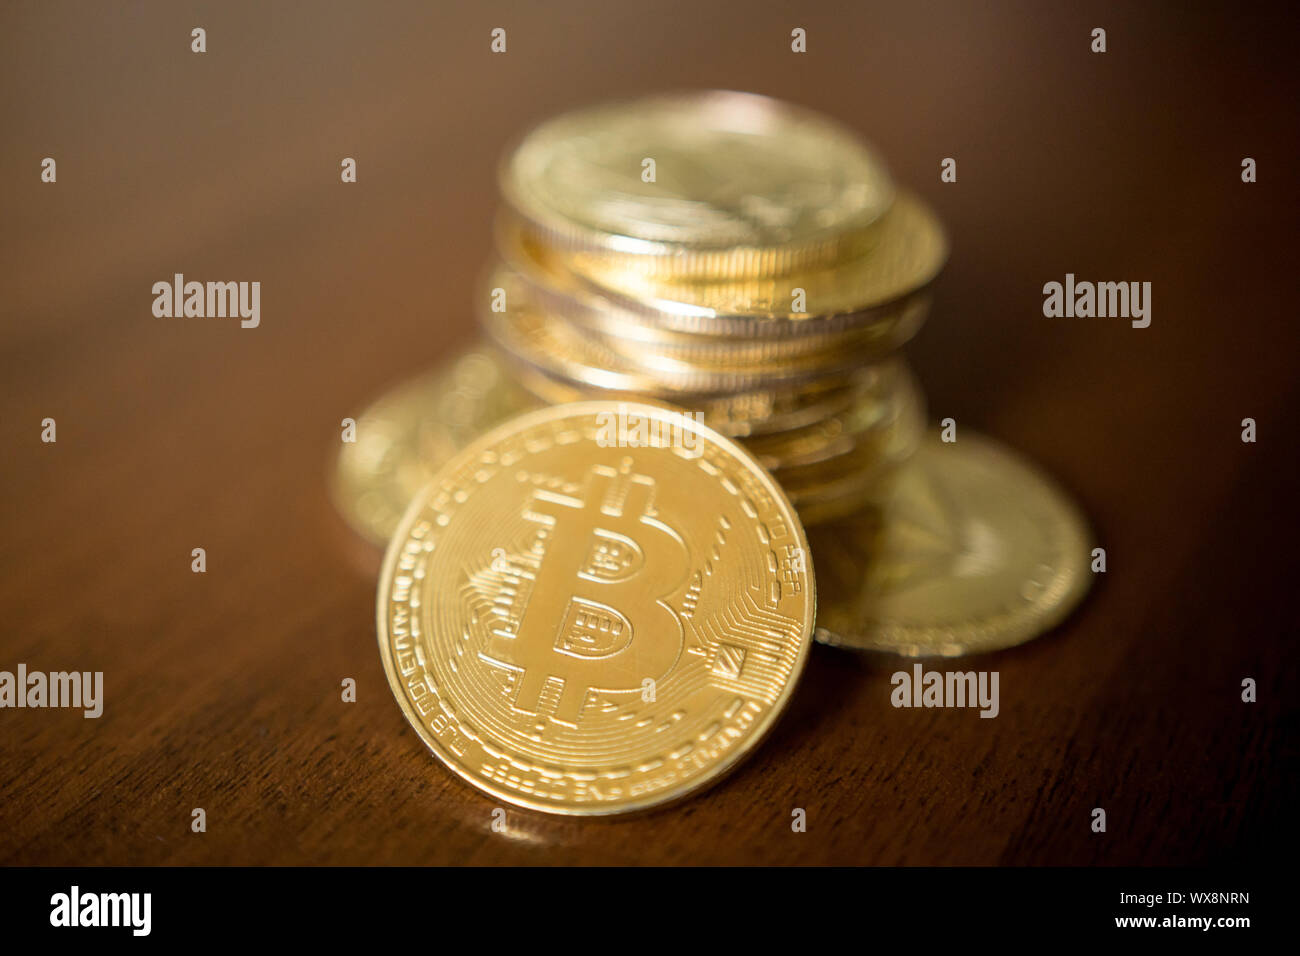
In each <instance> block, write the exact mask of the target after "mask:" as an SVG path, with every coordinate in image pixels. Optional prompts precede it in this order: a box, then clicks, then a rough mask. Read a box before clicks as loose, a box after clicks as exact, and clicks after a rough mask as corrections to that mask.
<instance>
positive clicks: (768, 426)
mask: <svg viewBox="0 0 1300 956" xmlns="http://www.w3.org/2000/svg"><path fill="white" fill-rule="evenodd" d="M511 358H512V361H511V370H512V375H513V376H514V377H515V378H516V379H518V381H519V383H520V384H521V385H522V386H523V387H524V388H526V389H527V390H528V391H529V392H530V393H532V394H533V395H534V396H536V397H537V398H538V399H539V400H541V401H543V402H546V403H547V404H551V405H559V404H561V403H564V402H579V401H586V400H589V399H606V398H621V399H625V400H628V401H637V400H640V399H644V398H646V397H647V396H646V395H644V394H638V393H635V392H620V391H618V390H617V389H600V388H594V387H590V386H584V385H582V384H580V383H578V382H575V381H573V380H570V379H566V378H564V377H563V376H561V375H557V374H553V373H551V372H547V371H544V370H542V369H539V368H537V367H535V366H533V365H530V364H528V363H527V362H525V361H523V360H522V359H520V358H519V357H517V356H512V357H511ZM873 375H874V372H873V370H872V369H870V368H867V369H859V370H858V371H857V372H855V373H853V374H852V375H849V376H845V378H843V379H841V380H827V381H821V382H810V383H807V384H806V385H801V386H799V387H795V388H755V389H752V390H747V391H742V392H733V393H725V392H724V393H722V394H706V393H698V394H690V393H685V394H679V395H676V396H674V398H673V403H674V404H676V405H679V406H680V407H682V408H685V409H687V410H689V411H697V412H700V413H701V414H702V415H703V416H704V424H706V425H708V426H709V427H710V428H714V429H717V430H718V431H719V432H721V433H722V434H724V435H726V436H727V437H729V438H747V437H749V436H754V435H772V434H775V433H778V432H784V431H786V430H788V429H798V428H805V427H808V426H811V425H815V424H816V423H817V422H819V421H821V420H822V419H824V418H826V417H827V416H829V415H834V414H838V413H839V412H841V411H843V410H844V409H846V408H848V407H850V406H851V405H852V404H853V402H854V401H855V400H856V397H857V395H858V394H859V391H860V389H861V388H862V387H863V386H862V384H861V382H860V379H862V378H863V377H871V376H873ZM648 397H650V398H655V399H656V400H661V399H659V393H651V394H650V396H648Z"/></svg>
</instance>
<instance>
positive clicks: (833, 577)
mask: <svg viewBox="0 0 1300 956" xmlns="http://www.w3.org/2000/svg"><path fill="white" fill-rule="evenodd" d="M809 534H810V538H811V541H812V549H813V555H814V556H815V557H816V559H817V567H818V574H819V576H818V596H819V597H820V598H821V601H820V607H819V608H818V618H817V635H816V636H817V640H818V641H820V642H821V643H824V644H833V645H839V646H844V647H854V648H859V649H862V650H872V651H882V652H888V653H893V654H900V655H903V656H905V657H931V656H942V657H957V656H961V655H965V654H979V653H984V652H987V651H995V650H1000V649H1002V648H1005V647H1010V646H1012V645H1015V644H1020V643H1023V642H1024V641H1027V640H1030V639H1031V638H1033V637H1036V636H1038V635H1039V634H1041V633H1043V632H1044V631H1047V630H1049V629H1050V628H1052V627H1054V626H1055V625H1056V624H1057V623H1059V622H1060V621H1061V620H1062V619H1064V617H1065V616H1066V615H1067V614H1068V613H1069V612H1070V610H1071V609H1072V608H1073V607H1074V606H1075V604H1077V603H1078V601H1079V600H1080V598H1082V597H1083V594H1084V592H1085V591H1087V589H1088V585H1089V583H1090V581H1091V575H1090V574H1089V571H1088V559H1089V553H1090V548H1091V545H1090V543H1089V541H1090V538H1089V534H1088V530H1087V525H1086V524H1085V522H1084V519H1083V517H1082V515H1080V513H1079V511H1078V509H1077V508H1076V507H1075V506H1074V504H1073V503H1072V502H1071V500H1070V499H1069V498H1068V497H1067V496H1066V495H1065V493H1064V492H1062V491H1061V490H1060V489H1059V488H1057V487H1056V485H1055V484H1054V483H1053V482H1052V481H1051V480H1050V479H1049V478H1047V477H1046V476H1045V475H1043V474H1042V473H1041V472H1039V471H1038V470H1037V469H1036V468H1034V467H1033V466H1031V465H1030V464H1029V463H1028V462H1026V461H1024V460H1023V459H1022V458H1020V457H1019V456H1017V455H1015V454H1014V453H1012V452H1011V451H1009V450H1008V449H1006V448H1004V447H1002V446H1001V445H999V444H997V443H996V442H994V441H992V440H990V439H987V438H983V437H981V436H978V435H974V434H972V433H971V432H970V431H966V432H964V433H963V434H962V435H961V436H960V437H959V438H958V440H957V441H956V442H953V443H945V442H942V441H940V440H939V439H938V438H937V437H936V436H935V435H934V434H931V435H929V436H927V438H926V440H925V441H924V442H923V443H922V444H921V447H920V448H919V450H918V451H917V453H916V454H915V455H914V456H913V457H912V459H911V460H910V461H909V462H908V463H907V464H905V465H903V466H902V468H901V469H900V470H899V473H898V475H897V478H896V485H895V486H894V490H893V494H892V497H891V498H890V499H889V500H888V502H887V503H886V504H884V505H883V507H879V508H868V509H865V510H863V511H860V512H858V513H857V514H855V515H853V516H852V517H849V518H845V519H841V520H840V521H838V522H836V523H834V524H828V525H824V526H821V527H819V528H816V529H814V530H812V531H810V532H809Z"/></svg>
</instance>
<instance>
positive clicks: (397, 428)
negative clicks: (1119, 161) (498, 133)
mask: <svg viewBox="0 0 1300 956" xmlns="http://www.w3.org/2000/svg"><path fill="white" fill-rule="evenodd" d="M499 179H500V190H501V194H502V199H503V202H502V204H501V208H500V209H499V210H498V212H497V216H496V221H495V223H496V228H495V236H496V242H495V250H494V252H495V254H494V256H493V259H492V262H491V264H490V266H489V268H488V269H487V271H486V274H485V277H484V279H483V281H482V284H481V286H480V288H479V289H478V291H477V293H476V302H477V305H478V308H477V312H478V318H479V321H480V324H481V326H482V329H483V332H484V336H483V339H484V341H482V342H481V343H479V344H478V345H476V346H474V347H473V348H472V349H470V350H469V351H467V352H465V353H464V354H461V355H459V356H456V357H454V358H453V359H451V360H450V361H449V362H448V363H447V364H446V365H444V366H443V367H441V368H438V369H435V370H433V371H431V372H430V373H428V374H427V375H425V376H423V377H421V378H419V379H417V380H415V381H413V382H409V383H406V384H405V385H403V386H401V387H400V388H398V389H395V390H394V391H393V392H391V393H390V394H389V395H387V396H385V397H384V398H383V399H381V400H380V401H379V402H378V403H376V404H375V405H374V406H372V407H371V408H370V409H369V410H368V411H366V412H365V413H364V415H362V416H360V418H359V419H358V422H357V427H356V441H355V444H345V445H344V450H343V452H342V454H341V455H340V458H339V463H338V468H337V470H336V474H335V497H336V500H337V501H338V503H339V507H340V510H341V511H342V512H343V513H344V515H345V516H346V517H347V518H348V520H349V522H350V523H351V524H352V525H353V526H354V527H355V528H356V529H357V530H359V531H360V532H361V533H362V534H363V535H364V536H365V537H367V538H369V539H370V540H371V541H373V542H374V543H376V544H384V543H386V542H388V541H389V539H390V538H391V537H392V535H393V532H394V530H395V529H396V528H397V526H398V523H399V519H400V518H401V516H402V514H403V512H404V511H405V510H406V508H407V506H408V504H409V503H410V502H411V501H412V499H413V498H414V497H415V496H416V494H417V492H419V491H420V490H421V488H423V487H425V486H426V485H427V484H428V483H429V482H430V481H431V480H432V479H433V478H434V477H435V475H437V474H438V472H439V469H440V468H441V466H442V465H443V464H444V463H445V462H447V461H448V459H450V458H451V457H452V456H453V455H455V454H456V453H457V452H458V451H459V450H460V449H461V448H463V447H464V446H465V445H467V444H468V443H469V442H471V441H473V440H474V439H476V438H477V437H478V436H480V435H481V434H483V433H484V432H485V431H486V430H488V429H489V428H490V427H491V426H494V425H497V424H498V423H500V422H502V421H504V420H506V419H509V418H511V417H512V416H514V415H516V414H518V413H520V412H522V411H526V410H529V409H535V408H539V407H546V406H555V405H560V404H566V403H570V402H576V401H584V400H586V401H591V400H608V399H614V400H618V401H627V402H629V403H647V402H649V403H653V404H656V405H658V406H663V405H668V406H671V407H673V408H675V409H679V410H684V411H686V412H688V413H690V414H692V415H693V416H695V418H696V420H697V421H698V422H699V423H700V424H702V425H705V426H708V427H711V428H712V429H713V430H715V431H716V432H717V433H719V434H721V435H722V436H726V437H729V438H733V439H736V440H738V441H739V442H740V443H741V444H742V445H743V446H744V447H745V448H746V449H747V450H748V451H749V452H750V453H751V454H752V455H753V456H754V457H755V459H756V460H757V462H758V464H759V465H761V466H762V467H763V468H765V469H766V470H767V471H768V472H769V473H770V474H771V475H772V476H773V478H775V480H776V481H777V483H778V484H779V485H780V487H781V489H782V490H783V491H784V493H785V495H786V496H787V497H788V499H789V500H790V503H791V504H792V506H793V507H794V508H795V510H796V512H797V514H798V517H799V519H800V521H801V523H802V524H803V525H805V526H807V527H808V529H809V539H810V544H811V552H812V557H813V559H814V561H813V563H814V564H815V565H817V566H818V574H817V579H818V585H819V589H818V604H819V607H818V629H817V638H818V639H819V640H821V641H823V642H824V643H832V644H842V645H848V646H853V647H857V648H862V649H869V650H875V651H884V652H888V653H893V654H902V655H906V656H929V655H948V656H952V655H960V654H968V653H975V652H979V651H986V650H993V649H997V648H1000V647H1005V646H1009V645H1011V644H1014V643H1019V642H1020V641H1023V640H1027V639H1029V638H1030V637H1033V636H1035V635H1037V634H1039V633H1041V632H1042V631H1043V630H1045V629H1047V628H1048V627H1050V626H1051V625H1052V624H1053V623H1055V622H1056V621H1057V620H1059V619H1060V618H1061V617H1062V616H1063V615H1064V614H1065V613H1066V612H1067V611H1068V610H1069V609H1070V608H1071V607H1072V606H1073V605H1074V604H1075V603H1076V602H1077V600H1078V599H1079V597H1080V596H1081V595H1082V593H1083V592H1084V590H1085V589H1086V587H1087V581H1088V577H1089V576H1088V575H1087V573H1086V568H1087V560H1088V559H1087V555H1088V551H1087V546H1088V536H1087V531H1086V526H1085V524H1084V522H1083V519H1082V518H1081V516H1080V515H1079V514H1078V512H1077V510H1076V509H1075V508H1074V507H1073V505H1072V504H1071V502H1070V501H1069V499H1068V497H1067V496H1065V495H1064V494H1062V493H1061V492H1060V491H1059V489H1057V488H1056V487H1055V486H1054V485H1053V484H1052V482H1051V481H1050V479H1048V478H1047V477H1046V476H1044V475H1041V474H1039V473H1038V472H1037V471H1036V470H1035V469H1033V468H1032V467H1031V466H1029V465H1028V464H1026V463H1024V462H1021V461H1019V460H1018V459H1017V458H1016V457H1015V456H1014V455H1013V454H1012V453H1010V452H1009V451H1007V450H1005V449H1001V448H1000V447H999V446H997V445H996V444H994V443H992V442H990V441H988V440H986V439H983V438H981V437H980V436H978V435H974V434H972V433H970V432H963V434H964V435H965V438H964V439H963V440H957V441H954V440H953V439H954V437H955V436H951V435H950V436H948V437H947V438H946V439H945V440H943V441H941V440H940V438H939V437H937V436H936V435H934V434H933V433H930V434H927V432H926V428H925V409H924V400H923V397H922V394H921V391H920V389H919V388H918V387H917V384H916V382H915V380H914V379H913V376H912V374H911V372H910V370H909V368H908V366H907V364H906V362H905V361H904V359H903V358H902V356H901V353H900V348H901V346H903V345H904V344H905V343H906V342H907V341H908V339H910V338H911V336H912V335H913V334H915V332H916V330H917V328H918V327H919V326H920V324H921V322H922V321H923V320H924V318H925V316H926V312H927V309H928V306H929V296H928V288H929V286H930V284H931V282H932V281H933V280H934V278H935V277H936V275H937V274H938V272H939V271H940V269H941V267H942V265H943V263H944V260H945V258H946V254H947V245H946V241H945V238H944V235H943V231H942V229H941V228H940V226H939V224H938V222H937V220H936V219H935V217H934V216H933V215H932V214H931V212H930V211H929V209H928V208H927V207H926V206H925V205H924V203H922V202H921V201H920V200H919V199H918V198H916V197H915V196H913V195H911V194H910V193H908V192H907V191H905V190H903V189H900V188H899V187H897V186H896V185H895V184H894V182H893V180H892V179H891V177H890V175H889V173H888V171H887V170H886V168H885V165H884V163H883V162H882V161H881V160H880V159H879V158H878V157H877V155H876V154H875V153H874V152H873V151H872V150H871V148H870V147H868V146H867V145H866V144H865V143H864V142H863V141H862V140H861V139H860V138H859V137H858V136H856V135H855V134H854V133H853V132H851V131H850V130H848V129H846V128H845V127H843V126H841V125H839V124H837V123H835V122H833V121H831V120H829V119H827V118H825V117H823V116H820V115H818V114H816V113H812V112H810V111H808V110H805V109H801V108H798V107H795V106H792V105H789V104H785V103H781V102H778V101H775V100H772V99H769V98H767V97H763V96H757V95H753V94H748V93H735V92H719V91H706V92H693V93H679V94H667V95H660V96H653V97H649V98H646V99H640V100H634V101H630V102H620V103H613V104H609V105H603V106H598V107H594V108H587V109H581V110H577V111H575V112H572V113H566V114H563V115H561V116H559V117H556V118H554V119H551V120H548V121H546V122H543V123H542V124H541V125H539V126H537V127H535V128H534V129H533V130H532V131H530V132H528V133H527V134H526V135H525V136H524V137H523V138H522V139H521V140H520V141H519V142H518V143H517V144H516V145H515V146H514V148H512V149H511V150H509V151H508V153H507V155H506V157H505V159H504V160H503V162H502V164H501V167H500V171H499Z"/></svg>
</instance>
